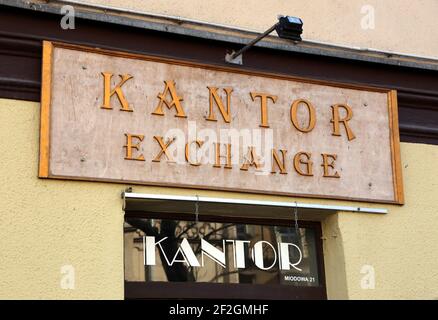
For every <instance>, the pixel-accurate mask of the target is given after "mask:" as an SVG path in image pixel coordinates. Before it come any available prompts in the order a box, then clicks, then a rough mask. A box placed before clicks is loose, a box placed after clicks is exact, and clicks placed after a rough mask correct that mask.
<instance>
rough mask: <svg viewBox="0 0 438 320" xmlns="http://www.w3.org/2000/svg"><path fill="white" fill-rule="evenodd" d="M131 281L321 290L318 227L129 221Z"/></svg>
mask: <svg viewBox="0 0 438 320" xmlns="http://www.w3.org/2000/svg"><path fill="white" fill-rule="evenodd" d="M125 222H126V224H125V232H124V238H125V258H126V260H125V261H126V263H125V280H127V281H135V282H138V281H145V282H153V281H161V282H209V283H235V284H237V283H252V284H270V285H273V284H280V285H292V286H306V287H318V286H321V285H322V284H323V279H321V278H322V277H321V275H320V272H321V271H322V270H321V266H322V263H321V260H322V251H321V250H322V249H321V239H320V234H319V232H318V228H317V227H316V226H315V225H313V226H312V224H310V225H307V226H306V225H304V226H301V227H300V228H294V226H291V225H289V226H287V225H278V226H277V225H253V224H241V223H230V222H212V221H198V222H193V221H184V220H169V219H144V218H132V217H131V218H129V217H128V218H126V220H125Z"/></svg>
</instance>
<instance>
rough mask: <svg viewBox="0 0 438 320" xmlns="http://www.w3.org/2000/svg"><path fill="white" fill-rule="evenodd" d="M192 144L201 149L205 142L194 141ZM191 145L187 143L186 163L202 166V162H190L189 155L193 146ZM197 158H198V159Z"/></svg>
mask: <svg viewBox="0 0 438 320" xmlns="http://www.w3.org/2000/svg"><path fill="white" fill-rule="evenodd" d="M191 143H196V144H197V145H198V147H199V148H200V147H202V145H203V144H204V141H201V140H195V141H192V142H191ZM191 143H189V142H188V143H186V161H187V162H188V163H190V164H191V165H192V166H200V165H201V163H200V162H192V161H190V155H189V149H190V145H191ZM196 158H197V157H196Z"/></svg>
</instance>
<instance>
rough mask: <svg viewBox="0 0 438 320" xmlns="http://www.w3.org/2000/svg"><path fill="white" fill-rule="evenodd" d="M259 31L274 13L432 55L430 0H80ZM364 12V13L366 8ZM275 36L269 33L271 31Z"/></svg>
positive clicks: (334, 39) (336, 36)
mask: <svg viewBox="0 0 438 320" xmlns="http://www.w3.org/2000/svg"><path fill="white" fill-rule="evenodd" d="M82 2H87V3H91V4H98V5H104V6H113V7H119V8H126V9H131V10H135V11H143V12H149V13H155V14H164V15H172V16H178V17H184V18H189V19H196V20H200V21H206V22H210V23H217V24H224V25H229V26H236V27H240V28H245V29H251V30H255V31H264V30H266V29H267V28H269V27H270V26H272V25H273V24H274V22H275V21H276V18H277V15H278V14H283V15H293V16H297V17H301V18H302V19H303V21H304V32H303V38H304V39H306V40H313V41H322V42H328V43H331V44H341V45H349V46H356V47H361V48H374V49H379V50H384V51H393V52H403V53H408V54H417V55H426V56H433V57H436V58H438V41H436V39H438V29H437V28H436V13H437V12H438V1H436V0H415V1H412V0H385V1H382V0H311V1H303V0H268V1H260V0H245V1H235V0H219V1H218V0H179V1H138V0H82ZM364 6H372V7H373V8H374V17H375V23H374V29H364V28H362V19H363V17H364V16H365V14H364V13H361V10H362V7H364ZM367 12H369V11H367ZM273 34H275V32H274V33H273Z"/></svg>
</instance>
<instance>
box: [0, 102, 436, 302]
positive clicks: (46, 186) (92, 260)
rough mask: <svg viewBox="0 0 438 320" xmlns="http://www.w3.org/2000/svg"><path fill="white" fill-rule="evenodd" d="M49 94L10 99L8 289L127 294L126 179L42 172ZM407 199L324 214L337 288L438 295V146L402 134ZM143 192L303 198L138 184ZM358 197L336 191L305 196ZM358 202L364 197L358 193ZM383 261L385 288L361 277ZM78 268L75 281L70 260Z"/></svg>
mask: <svg viewBox="0 0 438 320" xmlns="http://www.w3.org/2000/svg"><path fill="white" fill-rule="evenodd" d="M38 139H39V104H38V103H31V102H23V101H14V100H5V99H0V141H1V143H0V161H1V166H0V199H1V206H0V226H1V232H0V248H1V253H0V299H30V298H45V299H68V298H75V299H89V298H106V299H122V298H123V279H124V275H123V211H122V201H121V199H120V193H121V191H122V190H123V189H124V188H125V187H126V186H124V185H122V184H105V183H94V182H89V183H86V182H77V181H58V180H42V179H38V178H37V165H38ZM401 149H402V163H403V171H404V181H405V196H406V205H405V206H403V207H399V206H391V205H386V206H384V205H370V204H363V206H373V207H385V208H388V210H389V213H388V214H387V215H374V214H365V213H363V214H357V213H346V212H345V213H339V214H333V215H328V216H326V217H325V220H323V233H324V237H325V240H324V249H325V260H326V261H325V263H326V273H327V285H328V294H329V297H330V298H332V299H336V298H354V299H355V298H370V299H387V298H426V299H436V298H438V273H437V270H438V241H437V240H438V239H437V238H438V236H437V234H438V233H437V231H436V230H437V229H438V219H437V213H438V204H437V201H436V196H437V190H438V169H437V166H436V162H437V159H438V147H437V146H430V145H423V144H408V143H403V144H402V148H401ZM135 191H136V192H149V193H153V192H155V193H158V192H160V193H178V194H188V195H193V194H199V195H214V196H219V197H221V196H223V197H225V196H226V197H247V198H252V199H261V198H263V199H269V200H280V199H281V200H286V201H294V200H295V199H293V198H284V197H276V196H261V195H249V194H237V193H235V194H233V193H225V192H213V191H194V190H183V189H167V188H157V187H139V186H138V187H135ZM297 201H303V202H317V203H326V204H335V203H336V204H341V205H343V204H352V203H348V202H341V201H329V200H309V199H305V200H300V199H298V200H297ZM356 204H357V203H356ZM363 264H370V265H373V266H374V268H375V272H376V288H375V289H374V290H363V289H361V287H360V279H361V277H362V276H363V275H362V274H360V268H361V266H362V265H363ZM63 265H73V267H74V268H75V275H76V276H75V278H76V285H75V289H74V290H65V289H61V286H60V280H61V273H60V269H61V267H62V266H63Z"/></svg>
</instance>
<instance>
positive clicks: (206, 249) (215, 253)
mask: <svg viewBox="0 0 438 320" xmlns="http://www.w3.org/2000/svg"><path fill="white" fill-rule="evenodd" d="M223 246H224V251H220V250H219V249H218V248H216V247H215V246H213V245H211V244H210V243H208V242H207V241H205V240H204V239H201V249H202V253H201V259H202V260H201V261H202V266H204V254H206V255H207V256H208V257H209V258H211V259H212V260H213V261H215V262H216V263H219V264H220V265H221V266H222V267H223V268H225V243H223Z"/></svg>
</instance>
